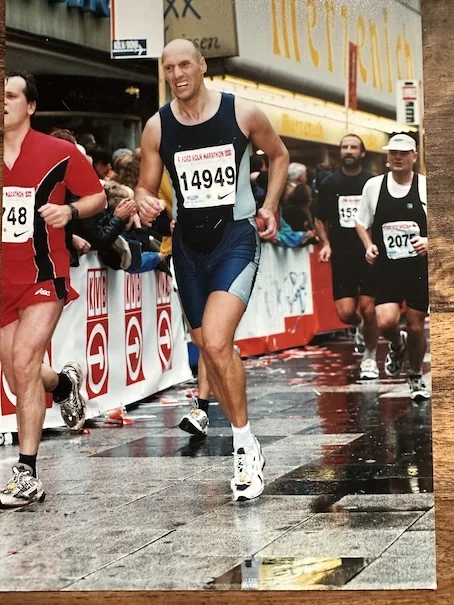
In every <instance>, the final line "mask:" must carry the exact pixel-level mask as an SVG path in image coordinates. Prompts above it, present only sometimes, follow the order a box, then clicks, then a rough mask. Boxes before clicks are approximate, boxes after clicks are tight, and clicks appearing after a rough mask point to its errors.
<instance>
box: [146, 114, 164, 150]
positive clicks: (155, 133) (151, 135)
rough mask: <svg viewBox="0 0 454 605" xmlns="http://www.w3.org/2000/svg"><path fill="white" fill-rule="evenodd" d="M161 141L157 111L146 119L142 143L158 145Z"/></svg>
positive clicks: (159, 118)
mask: <svg viewBox="0 0 454 605" xmlns="http://www.w3.org/2000/svg"><path fill="white" fill-rule="evenodd" d="M160 143H161V116H160V113H159V111H157V112H156V113H154V114H153V115H152V116H151V118H149V119H148V120H147V123H146V124H145V128H144V129H143V132H142V145H144V144H145V146H149V145H151V146H158V147H159V145H160Z"/></svg>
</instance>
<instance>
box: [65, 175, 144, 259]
mask: <svg viewBox="0 0 454 605" xmlns="http://www.w3.org/2000/svg"><path fill="white" fill-rule="evenodd" d="M112 186H117V187H120V186H119V185H118V183H114V182H113V181H112V182H111V181H109V182H108V183H105V184H104V190H105V191H106V194H107V199H108V200H109V195H110V196H112V195H118V196H119V195H120V194H119V192H118V191H114V193H112V192H111V191H110V189H111V188H112ZM131 193H132V192H130V191H128V190H127V189H126V190H125V189H122V192H121V196H122V199H118V201H117V203H116V204H115V207H114V208H113V209H112V207H109V204H108V205H107V207H106V208H105V209H104V211H103V212H100V213H98V214H96V215H95V216H93V217H90V218H89V219H79V220H77V221H72V222H74V225H73V233H74V234H76V235H78V236H79V237H81V238H83V239H84V240H85V241H86V242H88V243H89V244H90V246H91V248H92V249H93V250H97V251H98V256H99V257H100V258H101V260H102V261H103V263H104V264H105V265H107V266H108V267H110V268H111V269H116V270H117V269H127V268H128V267H129V266H130V264H131V262H132V253H131V250H130V249H129V246H127V245H125V244H126V242H125V241H124V240H121V239H120V234H121V233H123V231H124V229H125V227H126V225H127V223H128V221H129V220H130V218H131V217H133V216H134V214H135V212H136V208H135V204H134V203H133V202H132V201H131V200H130V199H128V198H130V197H131Z"/></svg>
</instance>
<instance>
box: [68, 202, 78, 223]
mask: <svg viewBox="0 0 454 605" xmlns="http://www.w3.org/2000/svg"><path fill="white" fill-rule="evenodd" d="M69 207H70V208H71V220H72V221H76V220H77V219H78V218H79V211H78V210H77V208H76V207H75V206H74V205H73V204H69Z"/></svg>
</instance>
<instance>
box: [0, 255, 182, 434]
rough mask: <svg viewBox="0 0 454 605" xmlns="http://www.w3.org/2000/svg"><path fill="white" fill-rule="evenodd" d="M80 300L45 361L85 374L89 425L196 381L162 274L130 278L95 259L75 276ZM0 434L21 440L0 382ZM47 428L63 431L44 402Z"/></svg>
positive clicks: (174, 298)
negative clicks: (109, 413)
mask: <svg viewBox="0 0 454 605" xmlns="http://www.w3.org/2000/svg"><path fill="white" fill-rule="evenodd" d="M71 282H72V285H73V287H74V289H75V290H76V291H77V292H78V293H79V295H80V296H79V298H78V299H77V300H75V301H73V302H71V303H70V304H69V305H68V306H67V307H65V309H64V311H63V314H62V316H61V319H60V321H59V323H58V326H57V329H56V330H55V333H54V337H53V338H52V343H51V347H50V350H49V351H48V353H47V355H46V359H45V361H47V362H50V363H51V365H52V367H53V368H54V369H55V370H56V371H60V370H61V368H62V367H63V365H64V364H65V362H66V361H69V360H73V361H77V362H78V363H79V364H80V365H81V366H82V368H83V371H84V376H85V377H86V379H85V380H84V386H83V388H82V393H83V395H84V396H85V397H86V399H87V418H93V417H95V416H98V415H100V414H103V413H105V412H106V411H108V410H112V409H114V408H117V407H120V406H124V405H128V404H130V403H134V402H135V401H139V400H140V399H143V398H145V397H147V396H149V395H151V394H153V393H156V392H158V391H161V390H163V389H166V388H168V387H170V386H172V385H175V384H178V383H180V382H183V381H185V380H189V379H190V378H192V373H191V369H190V367H189V363H188V349H187V343H186V341H185V333H184V327H183V315H182V311H181V306H180V301H179V298H178V295H177V294H176V292H175V290H174V287H173V280H172V278H170V277H169V276H167V275H166V274H165V273H162V272H160V271H149V272H147V273H142V274H140V275H129V274H128V273H124V272H123V271H112V270H110V269H106V268H105V267H101V265H100V263H99V261H98V258H97V254H96V253H89V254H88V255H86V256H83V257H81V259H80V266H79V267H77V268H73V269H71ZM0 396H1V400H0V433H6V432H16V431H17V424H16V415H15V397H14V396H13V395H12V393H11V391H10V389H9V386H8V383H7V381H6V379H5V377H4V375H3V374H2V377H1V395H0ZM47 407H48V409H47V412H46V419H45V425H44V427H45V428H51V427H58V426H62V425H63V422H62V418H61V415H60V411H59V408H58V407H57V406H55V405H54V406H53V405H52V399H51V397H48V398H47Z"/></svg>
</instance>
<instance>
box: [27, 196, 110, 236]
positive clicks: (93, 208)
mask: <svg viewBox="0 0 454 605" xmlns="http://www.w3.org/2000/svg"><path fill="white" fill-rule="evenodd" d="M72 205H73V206H74V207H75V208H77V211H78V212H79V218H87V217H89V216H93V214H97V213H98V212H101V211H102V210H104V208H105V205H106V194H105V193H104V191H102V192H100V193H93V194H92V195H84V196H82V197H81V198H79V199H78V200H77V201H76V202H73V203H72ZM38 212H39V213H40V215H41V218H42V219H43V220H44V221H45V222H46V224H47V225H50V226H51V227H55V228H56V229H58V228H61V227H64V226H65V225H67V224H68V223H69V221H70V220H71V216H72V213H71V208H70V206H69V205H68V204H63V205H60V204H51V203H47V204H44V205H43V206H41V207H40V208H39V209H38Z"/></svg>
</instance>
